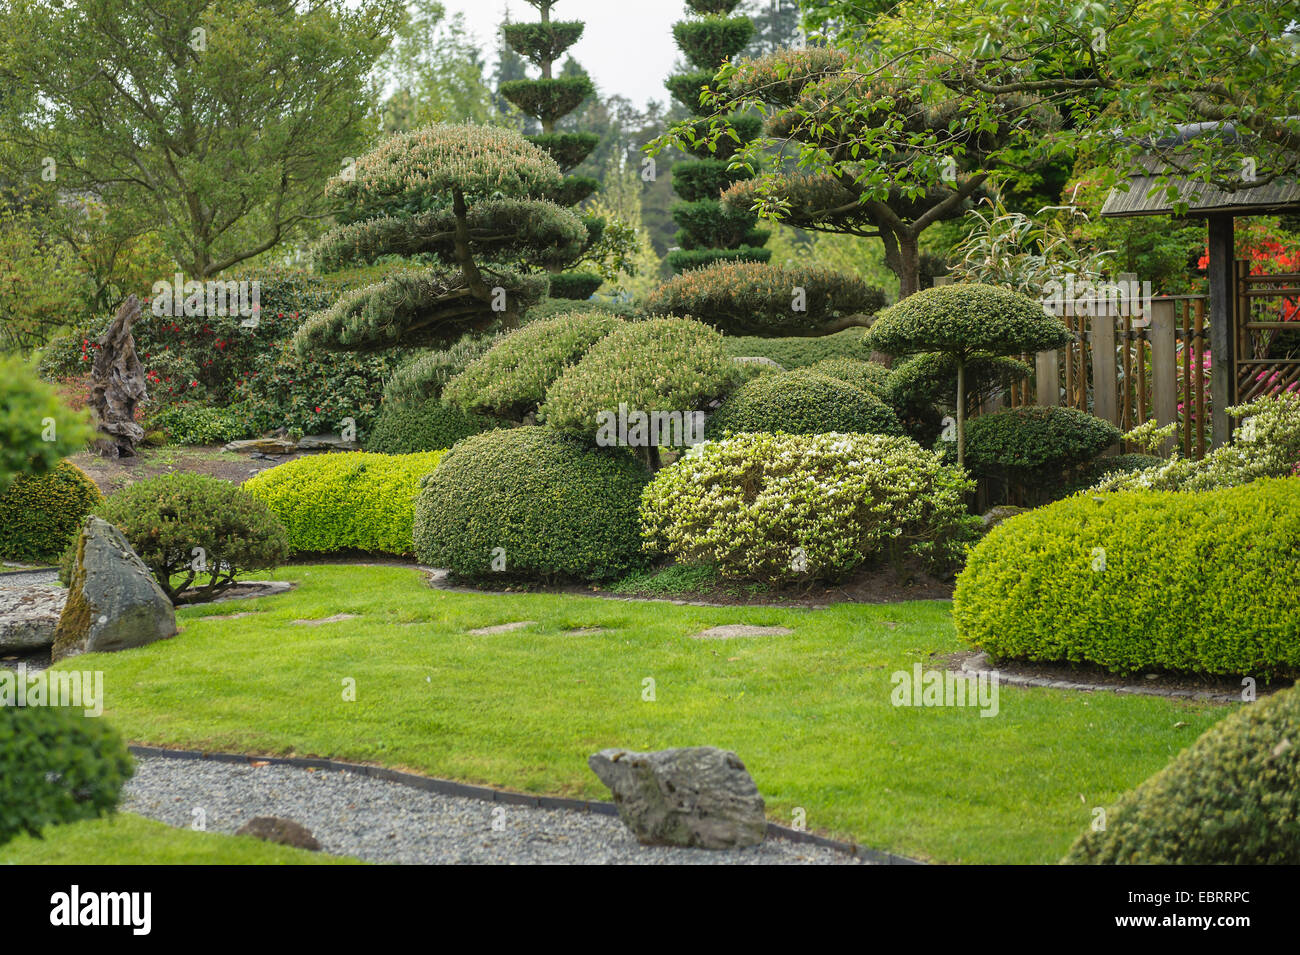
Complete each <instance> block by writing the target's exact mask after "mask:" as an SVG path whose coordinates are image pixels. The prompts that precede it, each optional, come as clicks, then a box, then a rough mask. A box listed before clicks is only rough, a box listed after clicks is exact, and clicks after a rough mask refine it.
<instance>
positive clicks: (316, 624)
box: [293, 613, 359, 627]
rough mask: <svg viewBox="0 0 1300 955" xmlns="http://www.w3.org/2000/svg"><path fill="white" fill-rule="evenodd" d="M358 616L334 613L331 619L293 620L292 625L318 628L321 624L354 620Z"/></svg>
mask: <svg viewBox="0 0 1300 955" xmlns="http://www.w3.org/2000/svg"><path fill="white" fill-rule="evenodd" d="M358 616H359V615H358V614H355V613H336V614H335V615H334V616H332V617H318V618H317V619H315V620H295V621H293V622H294V623H297V624H302V625H303V626H306V627H319V626H320V625H321V624H322V623H339V622H340V621H343V620H355V619H356V618H357V617H358Z"/></svg>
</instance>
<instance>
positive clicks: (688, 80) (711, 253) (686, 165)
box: [664, 0, 772, 272]
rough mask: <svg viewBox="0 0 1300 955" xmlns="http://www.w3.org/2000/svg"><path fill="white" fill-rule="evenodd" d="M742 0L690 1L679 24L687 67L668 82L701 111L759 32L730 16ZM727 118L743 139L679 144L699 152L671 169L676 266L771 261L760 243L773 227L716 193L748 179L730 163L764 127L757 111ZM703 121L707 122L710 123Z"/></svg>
mask: <svg viewBox="0 0 1300 955" xmlns="http://www.w3.org/2000/svg"><path fill="white" fill-rule="evenodd" d="M740 2H741V0H686V6H687V7H688V8H689V9H690V11H691V12H692V14H694V16H693V17H691V18H690V19H686V20H679V21H678V22H677V23H674V24H673V38H674V39H675V40H676V41H677V47H678V49H680V50H681V51H682V55H683V56H684V57H685V58H686V64H687V67H688V68H687V69H685V70H682V71H680V72H678V73H675V74H673V75H672V76H670V77H668V80H667V81H666V82H665V84H664V85H665V86H667V87H668V90H669V92H671V93H672V94H673V96H674V97H675V98H676V99H677V101H678V102H680V103H681V104H682V105H683V106H685V107H686V108H687V109H689V110H690V111H691V112H692V113H694V114H695V115H697V116H705V115H708V114H709V113H711V112H712V110H711V109H710V108H709V107H707V106H701V105H700V91H701V89H702V88H703V87H705V86H707V85H709V84H710V83H711V82H712V80H713V75H714V74H715V73H716V72H717V71H718V67H720V66H721V65H722V63H723V62H724V61H725V60H728V59H730V58H731V57H733V56H735V55H736V54H738V53H740V52H741V51H742V50H744V49H745V47H746V46H747V45H748V44H749V42H750V40H751V39H752V38H753V36H754V24H753V21H751V20H750V19H749V17H746V16H732V15H731V14H732V12H733V11H734V10H735V9H736V7H738V6H739V5H740ZM728 120H729V122H730V126H731V129H732V130H734V131H735V133H736V137H737V138H738V139H739V142H737V141H736V140H734V139H731V138H728V139H726V140H716V141H715V140H709V141H707V142H704V141H701V142H699V143H698V145H693V144H691V143H689V142H687V141H685V140H681V141H679V142H678V144H677V145H679V146H682V147H683V148H685V149H686V150H687V151H688V152H689V153H690V154H691V155H693V156H695V157H696V158H694V159H688V160H683V161H681V162H678V163H675V164H674V165H673V170H672V175H673V189H674V190H675V191H676V193H677V195H678V196H680V197H681V198H682V200H683V201H681V202H679V203H677V204H676V205H674V206H673V209H672V215H673V221H675V222H676V223H677V225H678V227H679V228H678V232H677V235H676V240H677V245H678V248H677V249H674V250H673V251H672V252H670V253H669V254H668V264H669V265H670V266H671V267H672V269H673V270H674V271H676V272H680V271H682V270H684V269H690V268H697V267H699V266H704V265H710V264H712V263H714V262H719V261H731V262H737V261H740V262H766V261H767V260H768V259H769V258H771V255H772V253H771V251H770V250H769V249H764V248H762V246H763V245H764V244H765V243H766V242H767V240H768V238H769V237H770V235H771V233H770V231H768V230H766V229H759V228H756V226H757V224H758V216H757V215H756V214H755V213H753V212H750V211H749V210H746V209H734V208H729V207H727V206H724V205H723V204H722V203H721V202H720V201H719V198H718V197H719V196H720V195H721V193H722V191H723V190H724V189H726V188H727V187H729V186H731V185H732V184H734V183H736V182H738V181H740V180H742V179H744V178H747V176H746V174H745V173H744V172H741V171H738V170H729V169H728V168H727V166H728V163H729V160H730V159H731V156H732V154H733V153H734V152H735V151H736V150H737V149H739V148H740V147H741V146H742V145H743V144H744V143H746V142H749V141H750V140H752V139H754V138H756V137H757V136H758V135H759V133H760V131H761V123H760V121H759V119H758V118H757V117H755V116H749V115H744V114H739V115H734V116H730V117H728ZM701 126H702V127H703V128H707V126H708V123H707V121H705V122H703V123H702V124H701ZM703 128H702V129H701V130H700V132H701V133H703ZM702 138H703V137H702Z"/></svg>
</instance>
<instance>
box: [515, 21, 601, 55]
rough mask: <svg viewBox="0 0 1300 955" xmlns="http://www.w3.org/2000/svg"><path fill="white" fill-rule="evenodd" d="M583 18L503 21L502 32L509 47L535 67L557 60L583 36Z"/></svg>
mask: <svg viewBox="0 0 1300 955" xmlns="http://www.w3.org/2000/svg"><path fill="white" fill-rule="evenodd" d="M583 29H584V24H583V23H582V21H580V20H552V21H551V22H549V23H503V24H502V25H501V35H502V36H503V37H505V41H506V43H508V44H510V49H512V50H514V51H515V52H516V53H518V54H519V55H520V56H522V57H523V58H524V59H526V60H528V61H529V62H530V63H532V64H533V65H534V66H541V65H542V64H543V63H552V62H554V61H555V60H556V59H557V58H558V57H559V55H560V54H561V53H563V52H564V51H565V50H567V49H568V48H569V47H571V46H573V44H575V43H577V42H578V41H579V40H580V39H582V31H583Z"/></svg>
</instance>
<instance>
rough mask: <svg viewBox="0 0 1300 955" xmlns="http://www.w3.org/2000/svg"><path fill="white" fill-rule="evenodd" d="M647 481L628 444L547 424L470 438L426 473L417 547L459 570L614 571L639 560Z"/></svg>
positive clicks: (592, 576) (595, 576)
mask: <svg viewBox="0 0 1300 955" xmlns="http://www.w3.org/2000/svg"><path fill="white" fill-rule="evenodd" d="M649 479H650V475H649V473H648V472H647V471H646V470H645V469H644V468H643V467H642V466H641V464H640V463H638V462H637V460H636V458H634V457H633V456H632V454H631V453H630V452H628V451H627V449H626V448H597V447H593V446H591V445H589V444H587V443H585V442H583V441H581V440H579V439H576V438H570V437H567V436H565V435H563V434H561V433H559V432H556V431H551V430H549V429H546V428H534V427H525V428H512V429H509V430H504V431H490V432H488V433H486V434H478V435H474V436H473V437H471V438H466V439H465V440H464V441H462V442H461V443H460V444H458V445H456V447H454V448H453V449H452V450H451V451H449V452H447V455H446V456H445V457H444V458H443V459H442V463H441V464H440V465H439V466H438V470H436V471H434V472H433V474H431V475H429V476H428V477H427V478H425V480H424V482H423V490H422V491H421V493H420V496H419V499H418V500H417V501H416V506H415V552H416V555H417V556H418V557H419V559H420V561H421V562H422V563H425V564H428V565H430V566H433V567H445V568H447V569H449V570H451V571H453V572H455V573H456V574H459V575H462V576H466V577H477V576H487V575H490V574H493V573H499V574H502V575H506V576H529V577H547V578H549V577H558V576H566V577H577V578H582V579H585V580H602V579H606V578H609V577H614V576H617V575H620V574H623V573H625V572H627V571H628V570H630V569H632V568H634V567H637V566H639V565H641V564H642V563H643V562H644V558H643V555H642V550H641V535H640V531H639V528H638V521H637V507H638V503H639V501H640V496H641V491H642V489H643V488H644V487H645V484H646V482H647V481H648V480H649ZM494 563H495V566H494Z"/></svg>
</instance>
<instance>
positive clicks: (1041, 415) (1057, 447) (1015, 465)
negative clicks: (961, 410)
mask: <svg viewBox="0 0 1300 955" xmlns="http://www.w3.org/2000/svg"><path fill="white" fill-rule="evenodd" d="M1121 437H1123V435H1122V434H1121V433H1120V430H1119V429H1118V428H1116V427H1115V426H1114V425H1113V424H1111V423H1110V422H1109V421H1103V420H1102V419H1101V418H1095V417H1093V416H1092V415H1090V414H1088V413H1087V412H1086V411H1079V410H1078V409H1077V408H1061V407H1057V408H1048V407H1039V406H1036V405H1026V406H1023V407H1020V408H1004V409H1002V410H1001V411H995V412H993V413H992V414H985V415H980V416H979V417H978V418H975V419H974V420H972V421H971V422H970V424H969V425H968V426H967V431H966V457H967V462H968V463H969V465H970V466H971V467H972V468H973V469H974V470H975V471H977V472H981V473H985V472H987V473H993V472H1000V471H1010V472H1015V473H1020V474H1024V475H1029V476H1036V475H1042V474H1044V473H1048V474H1060V472H1062V471H1064V470H1067V469H1069V468H1072V467H1075V466H1077V465H1080V464H1083V463H1085V462H1087V461H1091V460H1092V459H1093V458H1095V457H1096V456H1097V455H1098V454H1100V453H1101V452H1102V451H1104V450H1106V448H1108V447H1110V446H1111V445H1112V444H1114V443H1115V442H1117V441H1119V439H1120V438H1121Z"/></svg>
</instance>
